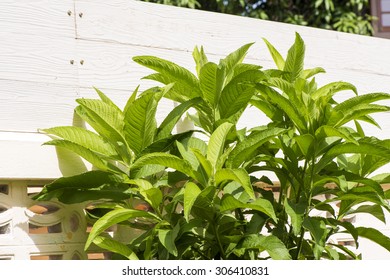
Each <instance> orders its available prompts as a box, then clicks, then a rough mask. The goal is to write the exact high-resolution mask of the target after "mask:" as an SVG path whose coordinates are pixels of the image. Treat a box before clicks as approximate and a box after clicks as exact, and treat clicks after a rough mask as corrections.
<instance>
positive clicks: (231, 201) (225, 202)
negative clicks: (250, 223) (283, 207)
mask: <svg viewBox="0 0 390 280" xmlns="http://www.w3.org/2000/svg"><path fill="white" fill-rule="evenodd" d="M238 208H241V209H252V210H257V211H260V212H262V213H264V214H266V215H267V216H269V217H270V218H271V219H272V220H274V221H275V222H277V221H278V218H277V217H276V214H275V210H274V208H273V206H272V203H271V202H269V201H268V200H266V199H264V198H258V199H256V200H255V201H254V202H252V203H243V202H241V201H239V200H238V199H235V198H234V197H233V196H232V195H231V194H225V195H224V196H223V198H222V201H221V208H220V210H221V211H231V210H235V209H238Z"/></svg>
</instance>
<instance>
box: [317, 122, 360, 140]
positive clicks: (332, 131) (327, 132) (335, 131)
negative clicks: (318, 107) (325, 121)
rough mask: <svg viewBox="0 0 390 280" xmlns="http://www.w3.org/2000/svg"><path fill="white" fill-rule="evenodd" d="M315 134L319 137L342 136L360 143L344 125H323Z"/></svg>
mask: <svg viewBox="0 0 390 280" xmlns="http://www.w3.org/2000/svg"><path fill="white" fill-rule="evenodd" d="M315 135H316V137H317V138H319V139H321V138H326V137H340V138H343V139H345V140H346V141H347V142H351V143H354V144H358V142H357V141H356V140H355V139H354V137H353V136H352V135H351V133H350V131H349V130H348V129H347V128H344V127H332V126H329V125H323V126H321V127H319V128H318V129H317V130H316V132H315Z"/></svg>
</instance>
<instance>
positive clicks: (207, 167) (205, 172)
mask: <svg viewBox="0 0 390 280" xmlns="http://www.w3.org/2000/svg"><path fill="white" fill-rule="evenodd" d="M192 153H193V154H194V155H195V157H196V159H197V160H198V162H199V165H198V168H197V170H198V172H199V174H200V175H201V176H202V179H203V180H202V181H201V182H200V183H202V184H203V185H204V186H207V185H208V183H209V179H210V178H211V177H212V176H213V172H214V168H213V166H212V165H211V162H210V161H209V160H208V159H207V158H206V157H205V156H204V155H203V154H202V153H201V152H200V151H199V150H197V149H193V150H192Z"/></svg>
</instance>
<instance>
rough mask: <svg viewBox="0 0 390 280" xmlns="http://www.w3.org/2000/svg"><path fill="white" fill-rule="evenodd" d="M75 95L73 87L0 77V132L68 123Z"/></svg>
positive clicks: (70, 121)
mask: <svg viewBox="0 0 390 280" xmlns="http://www.w3.org/2000/svg"><path fill="white" fill-rule="evenodd" d="M77 96H78V95H77V88H76V87H74V86H59V85H54V84H44V83H32V82H22V81H11V80H1V79H0V131H25V132H37V129H38V128H48V127H52V126H58V125H70V124H71V123H72V116H73V109H74V106H75V105H76V102H75V101H74V100H75V99H76V98H77Z"/></svg>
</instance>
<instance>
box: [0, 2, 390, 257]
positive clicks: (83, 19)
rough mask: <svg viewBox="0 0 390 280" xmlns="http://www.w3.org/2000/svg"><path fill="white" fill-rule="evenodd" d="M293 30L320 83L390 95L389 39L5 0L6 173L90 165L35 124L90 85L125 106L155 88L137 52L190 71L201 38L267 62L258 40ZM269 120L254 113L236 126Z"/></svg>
mask: <svg viewBox="0 0 390 280" xmlns="http://www.w3.org/2000/svg"><path fill="white" fill-rule="evenodd" d="M295 32H299V33H300V34H301V36H302V37H303V39H304V41H305V43H306V52H307V55H306V67H307V68H310V67H315V66H320V67H323V68H325V69H326V70H327V74H322V75H319V76H318V78H317V81H318V82H319V83H320V84H324V83H328V82H332V81H339V80H343V81H347V82H350V83H353V84H354V85H356V86H357V88H358V90H359V92H360V93H361V94H364V93H368V92H377V91H383V92H390V55H389V53H390V40H385V39H379V38H370V37H363V36H358V35H351V34H345V33H338V32H334V31H326V30H319V29H314V28H307V27H300V26H295V25H288V24H283V23H275V22H270V21H262V20H256V19H250V18H243V17H238V16H230V15H224V14H216V13H209V12H202V11H195V10H190V9H183V8H176V7H171V6H164V5H157V4H150V3H144V2H139V1H131V0H110V1H107V0H1V1H0V41H1V44H0V158H1V160H0V179H3V180H15V179H32V180H40V179H54V178H57V177H60V176H62V175H70V174H72V172H76V171H77V170H81V169H82V168H85V167H83V164H82V163H80V164H79V165H77V164H76V163H75V162H73V163H71V166H69V165H64V164H63V163H59V162H58V160H57V154H56V150H55V149H54V148H53V147H47V146H41V144H42V143H43V142H45V141H46V140H48V138H47V137H46V136H44V135H40V134H38V133H37V129H39V128H48V127H52V126H58V125H70V124H71V123H72V119H73V108H74V107H75V105H76V103H75V99H76V98H80V97H88V98H91V97H96V95H95V93H94V91H93V89H92V86H95V87H98V88H100V89H101V90H102V91H103V92H105V93H106V94H107V95H108V96H110V97H111V98H112V99H113V100H114V101H115V102H117V103H118V104H119V105H120V106H121V107H123V106H124V104H125V101H126V99H127V98H128V96H129V95H130V93H131V92H132V91H133V89H134V88H135V87H136V86H137V85H138V84H141V89H146V88H147V87H149V86H152V85H154V84H153V83H152V82H150V81H145V80H140V78H142V77H143V76H145V75H147V74H149V73H150V70H148V69H146V68H143V67H141V66H139V65H138V64H136V63H134V62H133V61H132V60H131V58H132V57H133V56H136V55H155V56H159V57H162V58H165V59H168V60H171V61H174V62H176V63H177V64H179V65H182V66H184V67H186V68H188V69H192V70H194V63H193V60H192V57H191V53H192V50H193V48H194V46H195V45H198V46H200V45H203V46H204V48H205V50H206V53H207V55H208V56H209V59H210V60H211V61H218V60H219V58H221V57H224V56H226V55H227V54H228V53H230V52H232V51H234V50H235V49H237V48H238V47H240V46H241V45H243V44H245V43H248V42H256V43H255V44H254V45H253V46H252V48H251V50H250V52H249V54H248V60H247V61H248V62H250V63H257V64H260V65H262V66H264V67H265V68H269V67H274V65H273V62H272V60H271V56H270V55H269V54H268V51H267V49H266V46H265V44H264V43H263V42H262V40H261V38H262V37H264V38H267V39H268V40H269V41H270V42H271V43H273V44H274V45H275V46H276V47H277V49H278V50H279V51H280V52H281V53H282V54H283V55H285V54H286V53H287V50H288V48H289V47H290V45H291V44H292V43H293V40H294V36H295ZM344 94H345V95H344ZM347 96H348V93H343V94H342V95H340V98H341V99H343V98H345V97H347ZM386 104H388V105H390V104H389V102H386ZM172 108H173V103H172V102H170V101H166V102H164V103H163V104H161V106H160V108H159V111H158V116H159V119H160V121H161V118H162V117H163V116H165V115H166V114H167V113H168V112H169V111H170V110H171V109H172ZM389 117H390V114H378V115H376V118H377V120H378V122H379V123H380V124H381V125H382V131H379V130H377V129H375V128H374V127H367V129H368V133H369V134H371V135H374V136H377V137H380V138H390V121H389ZM264 122H265V119H264V116H262V115H261V114H260V113H258V112H256V111H254V110H248V111H247V112H246V113H245V114H244V116H243V118H242V119H241V120H240V123H239V125H240V126H241V127H243V126H248V127H251V126H254V125H259V124H262V123H264ZM383 171H389V168H388V167H385V168H384V169H383ZM34 246H35V245H34ZM362 246H363V244H362ZM364 246H368V247H370V246H372V243H367V244H364ZM382 252H383V251H382ZM386 253H387V254H388V252H386ZM386 256H388V255H384V257H386Z"/></svg>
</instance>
